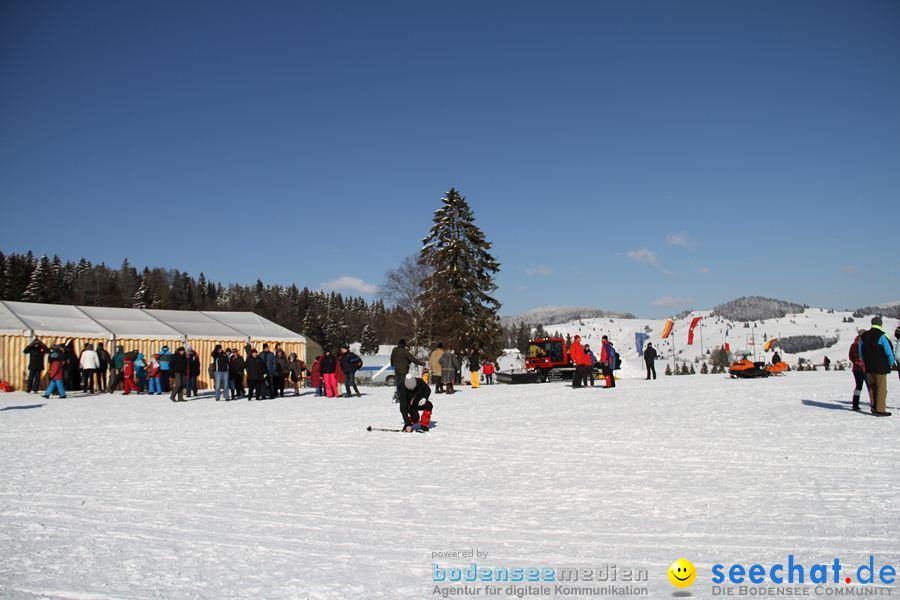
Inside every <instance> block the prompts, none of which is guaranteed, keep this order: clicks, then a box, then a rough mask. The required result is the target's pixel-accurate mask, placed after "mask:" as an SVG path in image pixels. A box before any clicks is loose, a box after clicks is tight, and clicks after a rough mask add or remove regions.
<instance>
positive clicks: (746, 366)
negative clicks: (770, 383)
mask: <svg viewBox="0 0 900 600" xmlns="http://www.w3.org/2000/svg"><path fill="white" fill-rule="evenodd" d="M765 367H766V364H765V363H761V362H753V361H750V360H747V359H746V358H744V359H741V360H739V361H737V362H734V363H732V364H731V366H730V367H729V368H728V374H729V375H731V377H732V378H734V377H737V378H738V379H755V378H757V377H768V376H769V375H771V373H770V372H769V371H767V370H766V368H765Z"/></svg>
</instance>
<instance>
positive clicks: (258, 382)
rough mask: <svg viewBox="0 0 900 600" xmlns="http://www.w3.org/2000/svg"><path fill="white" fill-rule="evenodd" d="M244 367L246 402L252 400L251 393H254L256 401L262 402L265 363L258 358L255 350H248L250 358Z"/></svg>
mask: <svg viewBox="0 0 900 600" xmlns="http://www.w3.org/2000/svg"><path fill="white" fill-rule="evenodd" d="M245 366H246V368H247V401H248V402H249V401H250V400H253V392H256V399H257V400H262V394H263V378H264V377H265V374H266V363H265V361H264V360H263V359H262V358H260V357H259V352H257V351H256V348H253V349H251V350H250V358H248V359H247V361H246V363H245Z"/></svg>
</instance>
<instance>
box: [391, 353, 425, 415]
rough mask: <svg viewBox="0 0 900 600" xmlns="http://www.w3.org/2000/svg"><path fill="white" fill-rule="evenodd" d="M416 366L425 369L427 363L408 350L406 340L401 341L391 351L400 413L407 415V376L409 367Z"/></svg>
mask: <svg viewBox="0 0 900 600" xmlns="http://www.w3.org/2000/svg"><path fill="white" fill-rule="evenodd" d="M411 364H416V365H419V366H422V367H424V366H425V363H423V362H422V361H421V360H419V359H418V358H416V357H415V356H413V354H412V352H410V351H409V350H407V348H406V340H404V339H402V338H401V339H400V341H399V342H397V345H396V346H395V347H394V349H393V350H391V366H392V367H394V385H396V386H397V401H398V402H399V403H400V413H401V414H403V415H405V414H406V405H407V402H408V400H407V398H406V391H407V390H406V383H405V380H406V375H407V373H409V365H411Z"/></svg>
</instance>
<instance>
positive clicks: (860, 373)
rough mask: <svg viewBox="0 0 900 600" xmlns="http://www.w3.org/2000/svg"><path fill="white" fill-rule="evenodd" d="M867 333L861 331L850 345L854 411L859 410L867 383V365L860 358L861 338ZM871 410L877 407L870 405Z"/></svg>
mask: <svg viewBox="0 0 900 600" xmlns="http://www.w3.org/2000/svg"><path fill="white" fill-rule="evenodd" d="M865 332H866V330H865V329H860V330H859V331H858V332H857V335H856V338H855V339H854V340H853V343H852V344H850V352H849V353H848V357H849V358H850V365H851V371H853V379H854V382H855V385H854V388H853V410H859V395H860V394H861V393H862V388H863V384H864V383H866V363H864V362H863V361H862V359H861V358H860V357H859V338H860V336H862V334H864V333H865ZM868 387H869V385H868V384H866V389H867V391H868ZM869 410H870V411H874V410H875V406H874V405H870V406H869Z"/></svg>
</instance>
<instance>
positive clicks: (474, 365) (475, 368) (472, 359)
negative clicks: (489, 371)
mask: <svg viewBox="0 0 900 600" xmlns="http://www.w3.org/2000/svg"><path fill="white" fill-rule="evenodd" d="M480 370H481V357H480V356H478V351H477V350H472V352H471V353H470V354H469V377H470V378H471V381H472V389H476V388H477V387H478V386H479V385H480V384H481V380H480V379H479V374H478V373H479V371H480Z"/></svg>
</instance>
